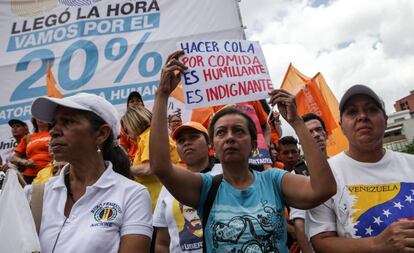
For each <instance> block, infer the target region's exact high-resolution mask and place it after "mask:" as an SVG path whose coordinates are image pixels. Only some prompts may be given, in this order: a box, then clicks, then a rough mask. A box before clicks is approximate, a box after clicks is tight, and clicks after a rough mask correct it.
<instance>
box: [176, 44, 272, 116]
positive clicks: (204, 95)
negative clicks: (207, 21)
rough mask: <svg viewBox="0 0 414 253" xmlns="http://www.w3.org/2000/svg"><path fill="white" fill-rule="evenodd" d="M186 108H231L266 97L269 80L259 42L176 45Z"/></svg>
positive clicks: (270, 83) (270, 87)
mask: <svg viewBox="0 0 414 253" xmlns="http://www.w3.org/2000/svg"><path fill="white" fill-rule="evenodd" d="M178 48H179V49H181V50H184V52H185V55H184V56H183V57H181V59H180V60H181V61H182V62H183V64H184V65H186V66H187V67H188V69H187V70H186V71H185V73H184V75H183V77H182V83H183V84H184V100H185V103H186V105H187V108H198V107H206V106H212V105H225V104H235V103H240V102H247V101H254V100H260V99H265V98H268V97H269V94H268V93H269V91H271V90H273V84H272V80H271V79H270V76H269V72H268V70H267V67H266V62H265V58H264V56H263V52H262V48H261V47H260V44H259V42H253V41H247V40H243V41H241V40H203V41H185V42H180V43H178Z"/></svg>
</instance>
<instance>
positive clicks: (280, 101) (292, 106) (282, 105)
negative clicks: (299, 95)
mask: <svg viewBox="0 0 414 253" xmlns="http://www.w3.org/2000/svg"><path fill="white" fill-rule="evenodd" d="M269 95H270V96H271V98H270V104H271V105H272V106H274V105H276V104H277V108H278V110H279V112H280V114H281V115H282V117H283V118H284V119H285V120H286V121H287V122H289V124H293V123H294V122H295V121H296V120H301V117H300V116H299V115H298V112H297V110H296V99H295V96H294V95H292V94H290V93H289V92H287V91H285V90H282V89H276V90H272V91H271V92H270V93H269Z"/></svg>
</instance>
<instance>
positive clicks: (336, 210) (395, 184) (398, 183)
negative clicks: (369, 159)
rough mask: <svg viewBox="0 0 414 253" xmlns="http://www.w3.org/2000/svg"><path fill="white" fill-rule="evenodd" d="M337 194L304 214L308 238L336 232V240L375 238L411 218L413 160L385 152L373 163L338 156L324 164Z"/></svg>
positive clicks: (411, 156)
mask: <svg viewBox="0 0 414 253" xmlns="http://www.w3.org/2000/svg"><path fill="white" fill-rule="evenodd" d="M328 162H329V164H330V166H331V168H332V172H333V174H334V176H335V179H336V183H337V193H336V195H334V196H333V197H331V198H330V199H329V200H328V201H326V202H325V203H324V204H322V205H320V206H318V207H316V208H314V209H311V210H309V211H308V216H309V217H307V220H306V221H309V225H310V236H311V237H312V236H314V235H316V234H319V233H322V232H327V231H336V232H337V234H338V236H340V237H349V238H361V237H370V236H376V235H378V234H379V233H381V232H382V231H383V230H384V229H385V228H386V227H387V226H388V225H390V224H391V223H393V222H395V221H398V220H399V219H401V218H409V217H414V156H413V155H409V154H403V153H398V152H393V151H391V150H386V152H385V155H384V157H383V158H382V159H381V160H380V161H378V162H376V163H362V162H358V161H356V160H354V159H352V158H350V157H349V156H348V155H346V154H345V153H343V152H342V153H340V154H338V155H336V156H334V157H332V158H330V159H329V160H328Z"/></svg>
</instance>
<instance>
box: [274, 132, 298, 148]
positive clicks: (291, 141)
mask: <svg viewBox="0 0 414 253" xmlns="http://www.w3.org/2000/svg"><path fill="white" fill-rule="evenodd" d="M289 144H292V145H298V140H296V138H295V137H293V136H284V137H282V138H280V139H279V143H278V145H277V150H278V151H279V149H280V145H289Z"/></svg>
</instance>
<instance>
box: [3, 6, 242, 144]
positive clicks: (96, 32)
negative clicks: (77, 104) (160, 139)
mask: <svg viewBox="0 0 414 253" xmlns="http://www.w3.org/2000/svg"><path fill="white" fill-rule="evenodd" d="M0 34H1V35H2V36H1V37H0V57H1V59H2V60H1V61H0V73H1V77H2V80H1V92H0V137H1V139H0V152H1V150H4V149H5V148H7V147H9V146H13V145H14V144H13V143H12V139H11V138H10V135H11V134H10V128H9V127H8V125H7V122H8V121H9V120H10V119H12V118H17V119H21V120H28V119H30V117H31V115H30V105H31V103H32V101H33V99H34V98H35V97H38V96H43V95H46V86H45V82H46V81H45V80H46V68H47V63H48V62H49V61H50V63H51V69H52V72H53V74H54V76H55V79H56V81H57V83H58V89H59V90H60V92H61V93H62V94H63V95H65V96H68V95H71V94H74V93H77V92H80V91H85V92H91V93H96V94H99V95H101V96H104V97H105V98H106V99H108V100H109V101H110V102H111V103H113V104H114V105H118V107H119V109H120V112H121V113H123V112H124V110H125V108H126V105H125V103H126V98H127V97H128V94H129V93H130V92H131V91H133V90H138V91H139V92H140V93H141V95H142V96H143V99H144V100H145V105H146V106H147V107H150V108H151V107H152V100H153V98H154V92H155V90H156V88H157V86H158V81H159V74H160V71H161V68H162V65H163V63H164V61H165V59H166V57H167V55H168V54H169V53H171V52H173V51H174V50H175V48H176V44H177V43H178V42H179V41H188V40H211V39H213V40H226V39H236V40H237V39H242V38H243V28H242V24H241V20H240V16H239V12H238V6H237V2H236V1H235V0H209V1H188V0H174V1H171V0H158V1H156V0H153V1H152V0H148V1H133V0H131V1H125V0H103V1H99V0H89V1H85V0H59V1H58V0H45V1H37V0H25V1H21V0H11V1H5V0H1V1H0ZM177 107H180V108H182V111H185V109H184V105H183V104H182V103H178V102H177V100H175V99H172V100H171V102H170V105H169V109H170V110H176V109H177ZM184 115H186V114H184ZM187 119H188V118H187ZM187 119H186V118H184V120H187Z"/></svg>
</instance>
